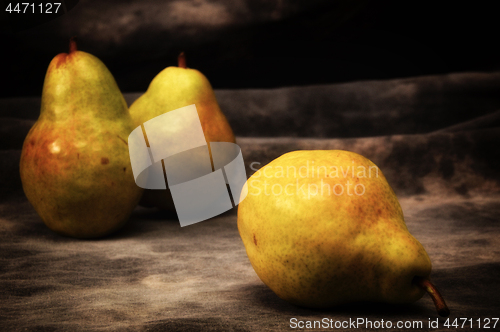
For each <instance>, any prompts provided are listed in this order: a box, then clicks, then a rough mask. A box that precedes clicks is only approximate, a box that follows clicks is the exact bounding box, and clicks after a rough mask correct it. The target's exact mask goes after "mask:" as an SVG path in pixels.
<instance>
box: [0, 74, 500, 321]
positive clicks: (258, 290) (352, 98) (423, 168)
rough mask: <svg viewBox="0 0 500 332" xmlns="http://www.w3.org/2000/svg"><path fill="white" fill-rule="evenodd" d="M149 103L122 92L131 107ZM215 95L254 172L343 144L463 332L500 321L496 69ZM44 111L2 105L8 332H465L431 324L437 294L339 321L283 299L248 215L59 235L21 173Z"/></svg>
mask: <svg viewBox="0 0 500 332" xmlns="http://www.w3.org/2000/svg"><path fill="white" fill-rule="evenodd" d="M139 95H140V94H126V95H125V97H126V99H127V101H128V102H129V103H130V102H132V101H133V100H134V99H135V98H137V97H138V96H139ZM216 95H217V97H218V100H219V103H220V105H221V108H222V110H223V111H224V113H225V114H226V116H227V118H228V120H229V122H230V123H231V125H232V127H233V130H234V132H235V134H236V136H237V143H238V144H239V145H240V147H241V149H242V152H243V157H244V160H245V164H246V167H247V176H250V175H251V174H252V173H253V172H254V170H255V169H258V168H260V167H263V166H265V165H266V164H267V163H268V162H270V161H271V160H273V159H275V158H277V157H279V156H280V155H282V154H283V153H286V152H289V151H294V150H303V149H344V150H350V151H354V152H357V153H360V154H362V155H364V156H366V157H367V158H369V159H371V160H372V161H373V162H374V163H375V164H377V165H378V166H379V168H380V169H381V170H382V172H383V173H384V175H385V176H386V178H387V180H388V182H389V184H390V185H391V186H392V187H393V189H394V191H395V192H396V194H397V196H398V198H399V199H400V203H401V206H402V208H403V211H404V215H405V220H406V224H407V226H408V229H409V230H410V232H411V233H412V234H413V235H414V236H415V237H416V238H417V239H418V240H419V241H420V242H421V243H422V244H423V246H424V247H425V248H426V250H427V252H428V254H429V256H430V258H431V261H432V264H433V272H432V274H431V279H432V280H433V282H434V283H435V284H436V285H437V286H438V287H439V289H440V291H441V293H442V294H443V296H444V297H445V299H446V301H447V304H448V306H449V308H450V311H451V315H450V317H451V318H452V319H455V318H460V317H462V318H467V319H469V318H472V319H473V324H474V325H473V329H470V328H467V330H479V328H478V322H477V320H478V319H481V324H483V323H484V322H485V321H484V320H485V319H486V318H493V317H498V312H499V311H498V310H499V308H500V300H499V299H500V296H499V294H500V282H499V280H500V240H499V238H500V221H499V219H500V174H499V169H500V168H499V166H500V149H499V143H500V112H499V110H500V97H499V96H500V73H462V74H452V75H443V76H429V77H417V78H409V79H401V80H388V81H368V82H352V83H346V84H335V85H324V86H308V87H290V88H281V89H272V90H234V91H231V90H219V91H216ZM39 103H40V99H39V98H16V99H4V100H1V101H0V116H1V117H2V118H1V122H0V137H1V140H0V148H1V151H0V153H1V159H0V170H1V176H0V187H1V188H2V190H1V192H0V330H2V331H11V330H25V329H26V330H44V331H45V330H50V331H52V330H68V331H78V330H123V331H134V330H144V331H277V330H289V329H291V325H290V324H291V323H290V320H291V319H292V318H297V319H298V320H304V321H305V320H321V319H323V318H327V319H329V320H330V319H331V320H333V321H346V320H347V321H348V320H349V319H351V320H356V319H358V318H364V319H368V320H371V321H381V320H382V319H383V320H384V321H391V322H392V323H393V324H396V322H398V321H410V322H422V324H423V327H422V328H420V329H419V330H424V331H425V330H432V331H438V330H442V331H445V330H453V329H455V328H453V327H452V328H451V329H448V328H446V327H445V326H444V325H443V324H444V323H445V322H446V319H444V318H439V328H437V329H435V328H429V326H428V322H429V319H430V320H432V321H434V320H436V319H437V317H438V316H437V314H436V311H435V309H434V305H433V303H432V301H431V299H430V298H429V297H428V296H425V297H423V298H422V299H421V300H419V301H418V302H415V303H413V304H407V305H390V304H378V303H356V304H349V305H344V306H339V307H335V308H332V309H328V310H312V309H306V308H300V307H297V306H294V305H291V304H289V303H287V302H285V301H283V300H281V299H280V298H278V297H277V296H276V295H275V294H274V293H273V292H272V291H271V290H270V289H268V288H267V287H266V286H265V285H264V284H263V283H262V282H261V281H260V279H259V278H258V276H257V275H256V274H255V272H254V271H253V269H252V266H251V265H250V262H249V260H248V258H247V256H246V252H245V248H244V246H243V243H242V242H241V239H240V237H239V234H238V229H237V224H236V219H237V214H236V209H233V210H231V211H229V212H227V213H224V214H222V215H220V216H217V217H215V218H213V219H211V220H207V221H203V222H200V223H197V224H195V225H191V226H187V227H182V228H181V227H180V225H179V222H178V221H177V220H176V219H175V215H172V214H168V213H165V212H161V211H157V210H155V209H147V208H143V207H137V208H136V210H135V211H134V213H133V215H132V217H131V219H130V221H129V222H128V224H126V225H125V226H124V227H123V228H122V229H121V230H120V231H118V232H116V233H115V234H113V235H111V236H109V237H106V238H103V239H96V240H77V239H72V238H68V237H63V236H60V235H57V234H55V233H54V232H52V231H51V230H49V229H48V228H47V227H46V226H45V225H44V224H43V222H42V221H41V219H40V218H39V217H38V215H37V214H36V212H35V211H34V209H33V208H32V206H31V205H30V203H29V202H28V201H27V199H26V198H25V196H24V194H23V191H22V187H21V181H20V178H19V168H18V164H19V156H20V151H21V147H22V142H23V140H24V137H25V136H26V134H27V132H28V131H29V128H30V127H31V126H32V125H33V123H34V121H35V120H36V118H37V116H38V113H39ZM252 163H253V164H252ZM250 165H252V166H250ZM460 324H461V322H460ZM490 326H491V327H493V321H492V322H491V325H490ZM363 327H364V326H360V328H363ZM496 328H500V326H499V325H497V327H496ZM344 330H353V328H352V326H349V327H348V328H345V329H344ZM380 330H394V328H393V329H383V328H381V329H380ZM399 330H410V328H406V329H405V328H401V329H399ZM481 330H483V329H481Z"/></svg>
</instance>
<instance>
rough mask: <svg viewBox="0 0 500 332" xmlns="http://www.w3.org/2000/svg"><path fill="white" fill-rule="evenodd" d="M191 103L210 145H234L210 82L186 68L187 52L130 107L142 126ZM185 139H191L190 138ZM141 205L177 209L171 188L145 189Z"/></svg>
mask: <svg viewBox="0 0 500 332" xmlns="http://www.w3.org/2000/svg"><path fill="white" fill-rule="evenodd" d="M192 104H195V105H196V109H197V111H198V115H199V118H200V122H201V126H202V129H203V132H204V134H205V139H206V141H207V142H231V143H235V138H234V134H233V131H232V129H231V127H230V125H229V123H228V121H227V119H226V117H225V116H224V114H223V113H222V111H221V109H220V107H219V104H218V103H217V99H216V98H215V94H214V91H213V89H212V86H211V85H210V82H209V81H208V79H207V78H206V77H205V75H203V74H202V73H201V72H199V71H198V70H196V69H190V68H187V67H186V58H185V56H184V53H181V54H180V55H179V58H178V67H175V66H171V67H167V68H165V69H164V70H162V71H161V72H160V73H159V74H158V75H156V77H155V78H154V79H153V80H152V81H151V83H150V85H149V87H148V90H147V91H146V92H145V93H144V94H143V95H142V96H141V97H139V98H138V99H137V100H136V101H135V102H134V103H133V104H132V105H131V106H130V115H131V116H132V119H133V120H134V122H135V125H136V126H139V125H141V124H143V123H144V122H146V121H148V120H150V119H152V118H155V117H157V116H159V115H161V114H164V113H166V112H170V111H173V110H176V109H179V108H181V107H184V106H188V105H192ZM185 139H186V140H189V136H186V138H185ZM147 144H148V146H149V143H147ZM140 204H141V205H145V206H156V207H158V208H161V209H165V210H171V211H173V210H174V209H175V208H174V205H173V201H172V196H171V194H170V190H169V189H166V190H149V189H146V190H145V191H144V196H143V199H142V200H141V202H140Z"/></svg>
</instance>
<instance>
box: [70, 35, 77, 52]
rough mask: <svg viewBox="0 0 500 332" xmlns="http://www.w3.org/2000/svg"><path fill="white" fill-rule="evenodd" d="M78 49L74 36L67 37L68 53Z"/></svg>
mask: <svg viewBox="0 0 500 332" xmlns="http://www.w3.org/2000/svg"><path fill="white" fill-rule="evenodd" d="M76 51H78V47H77V45H76V37H74V36H73V37H71V38H70V39H69V53H73V52H76Z"/></svg>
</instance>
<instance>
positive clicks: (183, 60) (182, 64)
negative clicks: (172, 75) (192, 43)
mask: <svg viewBox="0 0 500 332" xmlns="http://www.w3.org/2000/svg"><path fill="white" fill-rule="evenodd" d="M177 66H178V67H179V68H187V67H186V55H185V54H184V52H181V54H179V56H178V57H177Z"/></svg>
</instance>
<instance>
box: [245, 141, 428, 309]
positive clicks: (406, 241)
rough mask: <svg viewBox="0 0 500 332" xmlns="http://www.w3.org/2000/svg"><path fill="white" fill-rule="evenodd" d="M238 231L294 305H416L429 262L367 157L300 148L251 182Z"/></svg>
mask: <svg viewBox="0 0 500 332" xmlns="http://www.w3.org/2000/svg"><path fill="white" fill-rule="evenodd" d="M247 184H248V195H247V197H246V198H245V200H243V202H241V203H240V204H239V207H238V230H239V233H240V236H241V239H242V240H243V244H244V245H245V248H246V252H247V255H248V258H249V260H250V263H251V264H252V266H253V268H254V270H255V272H256V273H257V275H258V276H259V277H260V279H261V280H262V281H263V282H264V283H265V284H266V285H267V286H268V287H269V288H271V290H273V291H274V292H275V293H276V294H277V295H278V296H279V297H280V298H282V299H284V300H287V301H289V302H291V303H293V304H296V305H299V306H305V307H312V308H327V307H332V306H335V305H339V304H344V303H350V302H357V301H373V302H388V303H410V302H414V301H417V300H418V299H420V298H421V297H422V295H423V294H424V290H423V289H422V287H419V285H417V284H416V283H415V282H414V278H415V277H421V278H428V276H429V275H430V273H431V261H430V259H429V256H428V255H427V253H426V251H425V250H424V248H423V246H422V245H421V244H420V243H419V242H418V241H417V240H416V239H415V238H414V237H413V236H412V235H411V234H410V233H409V231H408V229H407V227H406V225H405V222H404V218H403V212H402V210H401V207H400V205H399V202H398V200H397V198H396V195H395V194H394V191H393V190H392V188H391V187H390V186H389V184H388V183H387V180H386V179H385V177H384V175H383V174H382V172H381V171H380V169H379V168H378V167H377V166H376V165H375V164H374V163H372V162H371V161H370V160H368V159H366V158H364V157H363V156H361V155H359V154H356V153H352V152H347V151H340V150H332V151H319V150H318V151H295V152H290V153H287V154H285V155H282V156H281V157H279V158H277V159H275V160H274V161H272V162H271V163H269V164H268V165H266V166H264V167H262V168H261V169H260V170H259V171H257V172H256V173H255V174H253V175H252V176H251V177H250V178H249V179H248V182H247Z"/></svg>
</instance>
